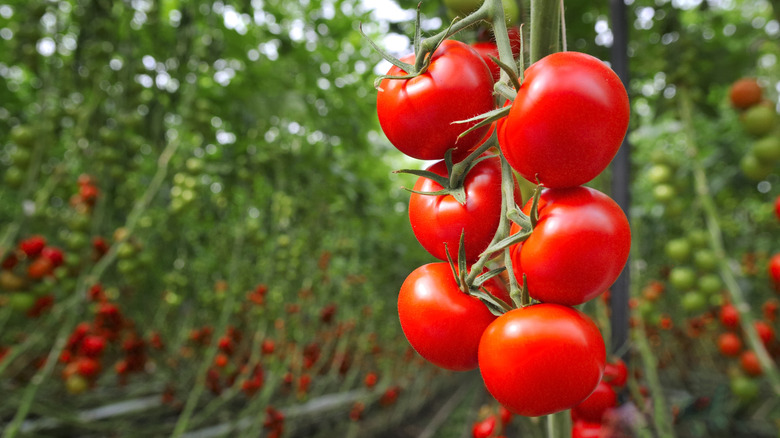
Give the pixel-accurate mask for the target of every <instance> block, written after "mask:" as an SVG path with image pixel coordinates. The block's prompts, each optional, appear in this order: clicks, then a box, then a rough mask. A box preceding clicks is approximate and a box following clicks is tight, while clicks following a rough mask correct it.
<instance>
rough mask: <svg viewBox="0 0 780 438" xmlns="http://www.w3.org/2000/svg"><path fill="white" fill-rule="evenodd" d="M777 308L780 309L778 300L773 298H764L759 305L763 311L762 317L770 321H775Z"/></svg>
mask: <svg viewBox="0 0 780 438" xmlns="http://www.w3.org/2000/svg"><path fill="white" fill-rule="evenodd" d="M778 310H780V302H778V301H777V300H776V299H774V298H770V299H768V300H766V301H765V302H764V304H763V305H762V306H761V311H762V312H763V313H764V318H766V320H767V321H771V322H775V321H776V320H777V312H778Z"/></svg>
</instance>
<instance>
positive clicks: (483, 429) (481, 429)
mask: <svg viewBox="0 0 780 438" xmlns="http://www.w3.org/2000/svg"><path fill="white" fill-rule="evenodd" d="M495 430H496V417H495V416H494V415H491V416H489V417H487V418H485V419H484V420H482V421H477V422H476V423H474V425H473V426H472V427H471V436H472V437H473V438H490V437H491V436H493V432H494V431H495Z"/></svg>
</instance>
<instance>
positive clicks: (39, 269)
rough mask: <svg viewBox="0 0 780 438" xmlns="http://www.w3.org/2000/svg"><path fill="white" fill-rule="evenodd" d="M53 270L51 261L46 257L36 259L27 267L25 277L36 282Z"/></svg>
mask: <svg viewBox="0 0 780 438" xmlns="http://www.w3.org/2000/svg"><path fill="white" fill-rule="evenodd" d="M53 269H54V265H53V264H52V262H51V260H50V259H48V258H46V257H38V258H37V259H35V260H33V261H32V263H30V266H28V267H27V276H28V277H29V278H32V279H35V280H38V279H41V278H43V277H45V276H47V275H49V274H51V272H52V270H53Z"/></svg>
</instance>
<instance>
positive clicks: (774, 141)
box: [750, 136, 780, 162]
mask: <svg viewBox="0 0 780 438" xmlns="http://www.w3.org/2000/svg"><path fill="white" fill-rule="evenodd" d="M750 151H751V152H752V153H753V155H755V156H756V158H758V159H759V160H761V161H768V162H775V161H777V160H780V137H777V136H768V137H763V138H760V139H758V140H756V141H755V142H754V143H753V146H751V147H750Z"/></svg>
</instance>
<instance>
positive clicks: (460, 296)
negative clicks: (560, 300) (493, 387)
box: [398, 262, 511, 371]
mask: <svg viewBox="0 0 780 438" xmlns="http://www.w3.org/2000/svg"><path fill="white" fill-rule="evenodd" d="M485 285H486V288H487V289H488V291H489V292H490V293H491V294H493V295H494V296H496V297H498V298H499V299H501V300H503V301H504V302H507V303H509V302H511V301H510V298H509V293H508V291H507V289H506V286H505V285H504V284H503V283H502V282H501V281H500V280H498V279H497V278H493V279H491V280H489V281H488V282H487V283H485ZM398 318H399V320H400V322H401V329H402V330H403V332H404V335H405V336H406V339H407V340H408V341H409V344H411V346H412V347H413V348H414V349H415V350H416V351H417V352H418V353H419V354H420V356H422V357H424V358H425V359H426V360H428V361H429V362H431V363H433V364H434V365H437V366H439V367H441V368H445V369H448V370H452V371H467V370H471V369H474V368H476V367H477V349H478V347H479V342H480V339H481V337H482V332H483V331H484V330H485V328H486V327H487V326H488V325H489V324H490V323H491V322H493V320H495V319H496V316H495V315H493V314H492V313H490V311H489V310H488V308H487V307H486V306H485V305H484V304H483V303H482V302H481V301H480V300H479V299H477V298H474V297H472V296H470V295H466V294H465V293H463V292H461V291H460V289H458V285H457V283H456V282H455V278H454V276H453V274H452V270H451V269H450V265H449V264H448V263H444V262H440V263H429V264H427V265H423V266H421V267H419V268H417V269H415V270H414V271H413V272H412V273H411V274H409V276H408V277H407V278H406V280H404V283H403V285H402V286H401V291H400V293H399V294H398Z"/></svg>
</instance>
